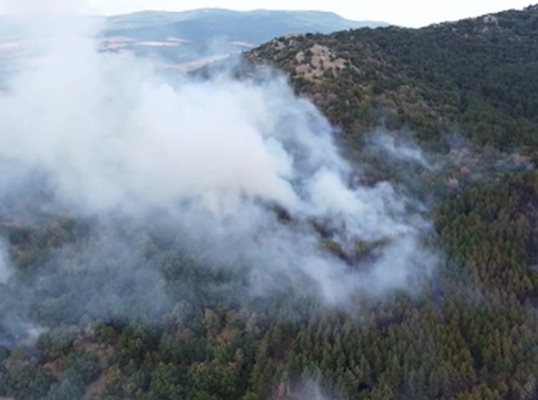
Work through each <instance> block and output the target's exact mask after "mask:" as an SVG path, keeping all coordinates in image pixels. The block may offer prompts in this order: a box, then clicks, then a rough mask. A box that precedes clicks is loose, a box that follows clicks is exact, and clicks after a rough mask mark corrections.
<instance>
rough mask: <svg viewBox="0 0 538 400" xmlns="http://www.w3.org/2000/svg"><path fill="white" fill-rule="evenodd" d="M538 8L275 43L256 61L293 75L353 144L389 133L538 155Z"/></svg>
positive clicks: (254, 53)
mask: <svg viewBox="0 0 538 400" xmlns="http://www.w3.org/2000/svg"><path fill="white" fill-rule="evenodd" d="M537 24H538V8H537V7H536V6H531V7H529V8H527V9H526V10H524V11H507V12H503V13H499V14H495V15H487V16H484V17H481V18H477V19H469V20H462V21H459V22H454V23H444V24H439V25H432V26H429V27H426V28H422V29H405V28H398V27H390V28H378V29H360V30H353V31H344V32H338V33H334V34H331V35H314V34H310V35H303V36H290V37H285V38H279V39H275V40H274V41H272V42H269V43H267V44H265V45H263V46H261V47H260V48H258V49H255V50H253V51H252V52H251V53H250V54H249V55H248V57H249V59H251V60H253V61H255V62H263V61H265V62H269V63H271V64H273V65H276V66H277V67H278V68H281V69H283V70H284V71H286V72H288V73H289V74H290V76H291V80H292V83H293V84H294V86H295V87H296V89H297V90H298V91H299V92H300V93H303V94H306V95H308V96H309V97H311V98H312V99H313V100H314V102H315V103H316V104H317V105H318V106H319V107H321V109H322V110H323V111H324V113H325V114H326V115H327V116H328V117H329V118H330V119H331V121H332V122H333V123H335V124H338V125H340V126H341V127H343V128H344V129H345V131H346V132H347V133H348V134H361V133H364V132H366V131H368V130H369V129H371V128H372V127H376V126H378V124H380V123H385V124H386V125H387V127H389V128H392V129H402V128H404V129H410V130H412V131H413V132H414V133H416V135H417V136H418V138H419V139H421V140H422V141H426V142H428V141H431V142H438V141H440V139H442V136H443V134H446V133H447V132H458V133H460V134H461V135H463V136H465V137H469V138H472V139H473V140H476V141H477V142H479V143H481V144H490V145H494V146H500V147H504V148H506V147H508V146H530V147H535V146H536V145H537V142H536V141H537V140H538V139H537V137H538V135H537V131H538V121H537V119H536V118H537V117H536V109H538V103H537V99H536V91H537V90H538V88H537V87H536V84H537V82H536V79H535V77H536V75H537V74H538V69H537V68H538V41H537V35H538V33H537Z"/></svg>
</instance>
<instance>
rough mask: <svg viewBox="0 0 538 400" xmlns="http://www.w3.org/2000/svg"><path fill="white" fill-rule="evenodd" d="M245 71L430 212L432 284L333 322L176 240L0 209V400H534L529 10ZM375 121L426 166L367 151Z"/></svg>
mask: <svg viewBox="0 0 538 400" xmlns="http://www.w3.org/2000/svg"><path fill="white" fill-rule="evenodd" d="M247 57H248V58H249V59H250V60H251V61H255V62H256V63H259V62H269V63H271V64H273V65H276V66H278V67H279V68H280V69H282V70H284V71H286V72H287V73H289V74H290V80H291V83H292V84H293V86H294V88H295V90H296V91H297V92H298V93H300V94H302V95H304V96H307V97H308V98H310V99H312V100H313V102H314V103H315V104H316V105H317V106H319V107H320V109H321V110H322V111H323V112H324V113H325V114H326V115H327V117H328V118H329V120H330V121H331V122H332V123H334V124H335V125H336V126H339V127H340V128H341V130H342V131H343V136H342V138H341V140H340V141H339V143H340V144H341V145H342V146H344V148H343V149H342V152H343V153H344V154H346V155H348V156H349V157H350V158H351V159H354V160H359V159H360V160H361V162H362V163H363V164H364V165H365V166H364V167H363V174H364V176H362V177H361V179H362V180H364V181H365V184H368V185H374V184H375V182H377V181H381V180H389V181H392V182H394V184H395V185H400V186H402V187H404V188H405V190H406V191H407V192H409V193H413V195H415V196H416V197H418V198H420V199H421V200H423V202H424V203H425V204H427V205H428V207H427V209H426V210H423V211H422V212H423V213H425V214H427V216H428V217H429V218H430V219H431V220H432V221H433V222H432V225H433V226H432V230H431V232H430V235H429V237H428V238H427V240H426V242H427V243H426V245H427V246H428V247H429V248H431V249H433V250H432V251H435V252H436V253H437V254H439V259H440V260H441V261H440V265H438V266H437V267H436V268H435V269H434V270H433V272H432V277H431V279H429V280H428V281H427V282H425V283H424V284H422V285H420V287H419V289H417V290H415V291H412V292H409V291H404V290H401V291H398V290H397V291H394V292H392V293H391V294H390V295H387V296H385V297H384V298H382V299H376V298H369V297H366V298H361V297H359V298H357V299H353V300H352V302H351V304H349V305H348V306H346V307H344V308H339V307H335V308H332V307H330V306H326V305H324V304H321V303H320V302H319V301H318V299H317V298H316V296H315V294H312V296H294V295H293V293H294V291H295V290H296V288H294V287H286V286H285V285H284V287H280V288H278V289H279V290H277V291H276V293H275V294H274V295H272V296H271V297H261V296H260V297H256V296H254V297H249V296H247V297H246V298H245V297H244V296H243V293H244V289H245V286H246V282H245V280H244V279H245V278H244V276H243V275H242V271H241V269H220V268H214V267H213V266H212V265H211V264H208V263H205V262H202V261H203V258H202V259H200V258H198V257H194V256H193V255H192V254H191V252H190V251H189V249H188V248H187V247H186V246H185V237H187V236H188V235H189V232H188V230H180V231H174V230H172V232H166V234H165V233H163V232H162V229H161V228H162V224H161V225H159V227H160V228H159V229H157V228H156V227H157V225H158V224H157V223H156V222H155V223H154V224H151V223H148V224H146V223H144V224H136V223H134V222H132V221H129V220H124V219H122V218H121V217H109V216H107V217H106V218H104V219H102V218H94V217H92V216H88V217H85V218H81V217H80V216H73V215H69V213H65V214H62V213H61V212H58V210H52V211H51V210H43V209H42V208H39V207H34V206H35V204H36V203H40V202H41V199H36V198H34V197H32V196H31V195H29V196H28V197H27V198H25V202H24V203H21V202H20V201H19V202H10V201H4V200H3V201H2V203H3V206H2V208H0V230H1V232H2V234H3V235H4V236H5V237H6V238H7V240H6V243H5V247H6V248H7V249H8V252H9V254H10V255H11V258H12V260H13V264H14V270H15V273H14V276H13V277H11V280H12V282H11V284H10V285H8V284H5V283H1V282H2V281H1V280H0V313H1V315H2V316H7V317H3V318H1V319H0V398H2V396H3V397H4V398H7V399H48V400H62V399H65V400H73V399H88V400H92V399H95V400H97V399H104V400H119V399H141V400H166V399H192V400H230V399H241V400H256V399H258V400H261V399H275V400H285V399H290V400H291V399H297V400H305V399H342V400H343V399H365V400H366V399H372V400H373V399H380V400H381V399H402V400H403V399H461V400H472V399H476V400H478V399H514V400H516V399H528V400H532V399H538V172H537V171H536V169H535V167H534V166H533V161H536V160H538V158H537V155H538V79H537V78H536V77H537V76H538V7H536V6H534V7H530V8H528V9H526V10H524V11H508V12H503V13H500V14H495V15H490V16H485V17H481V18H478V19H470V20H464V21H459V22H455V23H446V24H440V25H434V26H430V27H426V28H423V29H417V30H412V29H403V28H397V27H389V28H379V29H360V30H354V31H346V32H340V33H335V34H331V35H305V36H292V37H287V38H280V39H276V40H274V41H272V42H270V43H268V44H266V45H264V46H262V47H260V48H258V49H255V50H253V51H252V52H251V53H249V54H248V55H247ZM379 126H382V127H383V129H382V130H383V131H386V130H387V131H391V132H396V133H399V134H401V136H402V137H405V138H409V140H415V141H417V142H418V143H420V144H421V145H422V146H424V147H425V148H427V149H428V159H427V160H426V161H423V162H422V163H421V164H418V165H409V164H406V163H405V162H399V163H396V164H394V165H390V164H389V163H388V161H387V158H386V157H384V156H383V155H376V154H374V153H373V152H372V151H371V147H369V145H368V144H365V140H366V141H368V140H371V135H372V131H373V132H374V135H375V133H376V132H377V131H376V130H375V129H374V128H376V127H379ZM454 137H457V140H458V141H460V142H461V143H463V144H460V145H459V147H458V148H455V146H454V145H453V144H454V143H453V141H454V140H455V139H454ZM406 140H407V139H406ZM345 146H347V148H346V147H345ZM533 157H534V158H533ZM43 196H48V194H46V193H45V194H43ZM8 200H9V199H8ZM28 209H31V210H36V209H37V210H39V213H38V214H37V215H32V216H31V217H30V216H29V215H28V211H27V210H28ZM276 212H278V210H277V211H276ZM152 218H154V220H153V221H155V220H157V219H158V218H159V216H154V217H152ZM279 218H280V219H281V220H283V221H284V223H286V224H293V220H292V219H291V218H290V217H289V216H288V215H286V214H285V213H284V212H281V215H279ZM320 229H321V228H320ZM118 238H119V239H118ZM112 242H114V243H118V242H121V243H124V244H125V246H124V247H122V249H121V250H118V247H117V246H112V245H110V246H109V244H110V243H112ZM2 245H4V244H2ZM323 245H324V246H325V247H327V248H328V250H329V251H330V252H333V253H334V254H336V255H337V256H338V255H339V253H340V252H341V251H342V250H341V249H339V248H337V245H336V244H334V243H331V242H325V243H324V244H323ZM360 245H361V244H359V245H358V246H357V249H356V252H357V253H361V256H364V257H370V256H371V254H372V253H374V252H375V249H374V248H373V247H372V248H364V247H360ZM378 245H379V246H382V245H383V244H376V245H375V246H378ZM59 259H61V260H62V262H61V263H60V262H58V260H59ZM201 260H202V261H201ZM127 264H129V268H123V267H122V266H123V265H127ZM58 276H61V277H62V279H61V280H57V279H56V277H58ZM120 278H121V279H120ZM13 282H15V283H13ZM13 285H20V286H21V287H25V288H31V289H27V290H23V291H20V290H19V291H15V290H14V289H13V287H14V286H13ZM305 285H306V283H305ZM95 288H97V289H95ZM111 294H113V296H114V298H112V299H110V298H107V296H111ZM42 299H45V300H42ZM81 299H82V300H81ZM110 301H113V302H114V304H115V305H116V306H115V308H112V309H108V308H107V311H106V313H105V312H103V309H105V308H106V307H107V306H105V303H107V304H108V303H109V302H110ZM81 302H83V303H84V307H81ZM29 305H31V306H29ZM126 310H127V311H128V312H126ZM125 315H130V316H131V317H130V318H125ZM20 316H25V317H28V318H29V319H31V320H32V321H35V322H36V326H35V327H28V326H26V325H25V323H24V322H21V321H22V319H21V320H20V321H19V320H18V319H17V318H18V317H20ZM41 326H44V327H47V329H41V328H40V327H41ZM30 328H31V329H30ZM29 331H30V332H32V334H30V335H29V334H28V332H29Z"/></svg>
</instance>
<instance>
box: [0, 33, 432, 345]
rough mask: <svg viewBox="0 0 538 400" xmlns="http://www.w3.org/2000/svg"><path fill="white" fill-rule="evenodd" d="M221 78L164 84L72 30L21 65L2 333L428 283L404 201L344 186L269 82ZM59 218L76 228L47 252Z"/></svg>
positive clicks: (4, 148) (4, 147)
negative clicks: (185, 302)
mask: <svg viewBox="0 0 538 400" xmlns="http://www.w3.org/2000/svg"><path fill="white" fill-rule="evenodd" d="M68 25H69V24H68ZM94 33H95V32H94ZM232 72H233V71H229V70H228V71H224V72H222V71H220V72H218V73H211V74H210V76H209V77H207V78H204V79H202V78H193V77H192V76H187V75H178V76H176V77H174V79H173V80H170V77H169V76H167V77H163V76H162V75H160V74H159V73H158V71H156V70H155V68H154V66H153V65H152V64H151V62H150V61H148V60H141V59H137V58H135V57H133V56H132V55H129V54H103V53H100V52H99V51H97V50H96V48H95V42H94V41H93V39H92V37H91V36H89V35H88V28H87V27H85V28H83V29H80V28H78V27H77V28H76V29H75V28H73V26H67V27H62V29H58V27H55V29H54V34H53V35H50V37H49V39H48V42H47V43H46V46H45V47H44V52H43V56H42V57H41V58H40V61H39V63H38V64H37V66H36V64H30V65H20V66H19V71H18V73H17V74H16V76H14V77H13V78H11V79H10V80H9V82H8V85H7V90H6V91H5V92H3V93H1V95H0V132H1V135H0V166H1V168H2V181H1V183H2V185H1V187H0V199H3V200H2V201H3V204H2V206H1V210H2V214H3V215H2V220H3V223H4V236H5V240H6V241H7V242H8V243H10V246H8V247H9V249H8V251H7V252H8V253H9V255H10V258H11V261H8V262H9V263H11V265H12V269H13V272H12V273H11V277H9V278H8V279H6V278H4V280H5V281H6V282H5V284H3V289H4V290H3V293H4V295H3V296H5V297H6V298H5V299H4V301H3V302H2V304H3V310H2V311H3V315H6V317H5V318H3V319H2V329H4V331H6V332H9V331H10V329H11V333H10V334H11V336H13V337H15V338H16V337H20V336H21V335H22V336H24V332H21V331H24V329H22V328H21V327H24V326H26V325H25V324H27V323H28V321H30V322H31V321H34V322H36V324H37V326H45V327H46V326H47V324H49V325H50V324H57V323H66V324H72V323H81V321H82V322H84V321H86V322H89V321H93V320H96V319H97V320H99V319H101V320H103V319H104V320H108V319H122V318H123V319H125V318H127V319H132V318H134V319H137V318H150V319H151V316H153V317H155V316H160V315H161V314H162V313H167V314H173V313H174V312H175V311H177V305H178V304H179V303H180V302H181V299H182V298H183V297H185V298H189V299H190V300H193V301H196V300H200V299H202V298H204V299H207V298H209V297H211V296H213V295H215V298H217V299H218V298H226V297H229V298H231V299H232V301H237V302H241V301H244V299H253V298H265V299H268V298H272V296H275V295H280V296H287V297H288V298H290V300H291V298H295V297H299V298H300V297H315V298H316V299H317V301H319V302H320V303H321V304H323V305H324V306H328V307H338V308H342V309H346V308H347V307H349V306H351V305H352V304H353V302H354V299H355V298H357V297H363V296H366V297H369V298H374V299H382V298H384V297H385V296H387V295H389V294H391V293H394V292H395V291H400V290H405V291H408V292H413V291H414V290H416V288H417V287H419V285H420V284H422V283H423V282H424V281H425V280H427V279H428V278H429V276H430V274H431V271H432V268H433V266H434V265H435V262H436V258H435V256H434V255H433V254H432V253H431V252H430V251H429V250H427V249H426V248H425V246H424V245H423V244H422V238H423V236H424V235H425V234H427V232H428V231H429V229H430V224H429V222H428V221H427V219H425V218H424V216H423V215H421V213H420V212H419V211H413V210H419V209H420V208H417V207H414V205H415V201H414V200H413V199H411V198H409V197H407V196H405V195H404V194H403V193H402V192H401V191H400V190H399V189H398V188H397V187H395V186H393V185H391V184H390V183H389V182H378V183H376V184H375V185H369V186H365V185H359V184H357V183H356V180H355V179H354V177H355V175H356V174H357V173H360V171H358V169H359V168H360V167H358V166H353V167H351V166H350V165H349V164H348V163H347V162H346V161H345V160H344V159H343V158H342V157H341V156H340V154H339V151H338V149H337V147H336V146H335V144H334V143H333V140H332V135H333V132H332V128H331V126H330V125H329V123H328V122H327V121H326V120H325V118H324V117H323V116H322V115H321V114H320V113H319V112H318V111H317V110H316V109H315V107H314V106H313V105H312V104H311V103H310V102H308V101H307V100H305V99H302V98H298V97H296V96H295V95H294V94H293V91H292V90H291V89H290V88H289V86H288V85H287V82H286V80H285V78H284V77H282V76H278V75H275V74H274V73H267V72H264V71H258V72H257V73H256V74H255V76H254V77H251V78H244V79H238V78H234V74H233V73H232ZM391 149H392V150H391V151H393V152H397V148H396V147H394V146H393V147H391ZM404 157H407V155H404ZM60 216H61V217H62V218H67V220H69V221H77V222H73V224H74V225H69V224H68V225H69V226H68V227H67V228H66V227H65V226H60V227H56V229H57V234H58V235H59V238H57V240H53V242H52V243H51V242H50V240H51V238H54V237H55V236H54V227H55V225H54V224H55V223H56V222H55V221H56V220H57V219H58V218H60ZM80 221H83V222H80ZM70 223H71V222H70ZM85 224H87V225H88V226H89V228H87V229H86V230H84V229H82V230H78V228H77V227H79V228H80V226H81V225H82V226H84V225H85ZM51 226H52V228H51ZM73 226H74V227H73ZM51 229H52V231H51ZM21 230H22V232H23V234H22V236H20V235H19V236H17V232H18V233H19V234H20V232H21ZM25 230H27V231H29V232H26V231H25ZM36 231H38V232H41V234H34V233H32V232H36ZM14 232H15V233H14ZM25 232H26V233H25ZM32 235H34V236H32ZM4 275H5V274H4ZM185 276H188V277H189V278H188V279H186V278H185ZM208 282H209V283H208ZM211 282H212V283H211ZM290 293H292V294H290ZM219 296H220V297H219ZM208 301H209V300H208ZM51 314H53V315H51Z"/></svg>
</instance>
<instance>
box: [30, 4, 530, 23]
mask: <svg viewBox="0 0 538 400" xmlns="http://www.w3.org/2000/svg"><path fill="white" fill-rule="evenodd" d="M20 1H25V0H20ZM88 1H89V3H90V5H91V7H92V8H93V9H94V11H97V12H98V13H104V14H117V13H124V12H131V11H135V10H141V9H162V10H185V9H192V8H204V7H221V8H232V9H238V10H251V9H257V8H269V9H310V10H312V9H318V10H330V11H334V12H336V13H338V14H341V15H343V16H345V17H347V18H351V19H371V20H381V21H387V22H390V23H394V24H399V25H407V26H420V25H426V24H429V23H433V22H441V21H447V20H455V19H461V18H465V17H470V16H478V15H482V14H486V13H490V12H496V11H501V10H505V9H509V8H523V7H525V6H527V5H529V4H530V3H531V2H532V1H533V0H407V1H401V0H374V1H372V0H254V1H252V0H251V1H246V0H220V1H215V0H213V1H208V0H196V1H194V0H88Z"/></svg>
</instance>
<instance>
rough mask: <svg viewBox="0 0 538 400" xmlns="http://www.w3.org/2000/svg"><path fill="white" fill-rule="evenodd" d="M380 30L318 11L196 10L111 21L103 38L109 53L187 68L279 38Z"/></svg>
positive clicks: (146, 14)
mask: <svg viewBox="0 0 538 400" xmlns="http://www.w3.org/2000/svg"><path fill="white" fill-rule="evenodd" d="M383 25H386V24H384V23H382V22H374V21H351V20H348V19H345V18H342V17H340V16H338V15H336V14H334V13H329V12H321V11H268V10H256V11H248V12H240V11H231V10H224V9H200V10H193V11H186V12H175V13H172V12H139V13H134V14H128V15H121V16H115V17H110V18H108V19H107V20H106V23H105V27H106V28H105V30H104V32H103V34H102V37H103V39H105V44H104V45H105V47H106V48H107V49H109V50H110V49H125V48H126V49H130V50H133V51H135V52H136V53H139V54H144V55H145V54H148V53H149V54H151V55H158V56H164V57H165V58H166V59H167V60H168V61H174V62H190V61H194V60H198V59H200V58H203V57H213V56H216V55H222V54H229V53H233V52H239V51H242V50H245V49H248V48H253V47H255V46H257V45H260V44H262V43H264V42H267V41H269V40H271V39H273V38H276V37H280V36H287V35H292V34H304V33H308V32H312V33H331V32H335V31H341V30H348V29H357V28H363V27H378V26H383Z"/></svg>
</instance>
